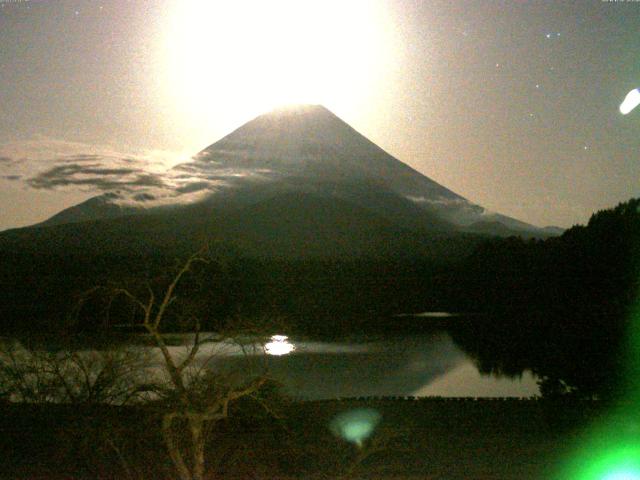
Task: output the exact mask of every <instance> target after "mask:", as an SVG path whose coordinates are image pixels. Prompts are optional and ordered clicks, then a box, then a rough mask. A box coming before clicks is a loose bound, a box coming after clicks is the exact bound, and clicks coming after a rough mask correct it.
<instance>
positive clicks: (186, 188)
mask: <svg viewBox="0 0 640 480" xmlns="http://www.w3.org/2000/svg"><path fill="white" fill-rule="evenodd" d="M210 189H211V183H209V182H193V183H187V184H186V185H183V186H181V187H178V188H177V189H176V191H177V192H178V193H193V192H200V191H202V190H210Z"/></svg>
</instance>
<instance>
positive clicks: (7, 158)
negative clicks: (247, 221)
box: [0, 137, 270, 207]
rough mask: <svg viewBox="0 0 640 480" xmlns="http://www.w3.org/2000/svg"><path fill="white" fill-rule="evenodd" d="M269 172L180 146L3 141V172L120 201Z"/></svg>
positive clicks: (184, 196) (197, 194) (164, 199)
mask: <svg viewBox="0 0 640 480" xmlns="http://www.w3.org/2000/svg"><path fill="white" fill-rule="evenodd" d="M269 173H270V172H268V171H266V170H260V171H258V170H252V169H233V168H223V167H222V166H221V165H220V164H219V163H217V162H202V161H197V160H195V159H192V158H189V157H188V156H186V155H184V154H178V153H176V152H167V151H162V150H144V151H137V152H120V151H117V150H116V149H114V148H111V147H108V146H95V145H87V144H83V143H77V142H67V141H64V140H57V139H50V138H47V137H35V138H33V139H30V140H28V141H23V142H12V143H5V144H0V178H4V179H7V180H13V181H22V182H24V184H25V186H27V187H29V188H33V189H36V190H56V191H60V190H62V191H69V190H72V191H82V192H89V193H95V194H97V195H105V194H110V193H115V192H117V195H111V196H106V195H105V198H106V199H107V200H108V201H109V202H111V203H116V204H119V205H129V206H136V205H139V206H145V207H149V206H157V205H164V204H173V203H189V202H193V201H197V200H199V199H201V198H204V197H206V196H207V195H210V194H211V193H212V192H214V191H216V190H218V189H220V188H223V187H228V186H231V185H233V184H234V183H236V182H238V181H239V180H242V179H260V178H263V177H265V176H267V175H269Z"/></svg>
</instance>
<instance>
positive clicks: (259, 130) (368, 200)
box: [39, 105, 557, 236]
mask: <svg viewBox="0 0 640 480" xmlns="http://www.w3.org/2000/svg"><path fill="white" fill-rule="evenodd" d="M294 193H295V194H298V195H307V196H309V195H312V196H313V195H315V196H319V197H323V198H325V199H326V198H333V199H338V200H341V201H345V202H349V203H351V204H354V205H357V206H359V207H361V208H363V209H366V210H368V211H369V212H372V213H375V214H377V215H381V216H382V217H384V218H387V219H388V220H390V221H391V222H393V223H397V224H399V225H402V226H405V227H411V228H412V229H413V228H418V229H420V230H422V229H423V228H427V229H430V230H433V231H454V230H457V231H470V232H477V233H485V234H493V235H503V236H504V235H510V234H520V235H524V236H547V235H549V234H552V233H557V232H552V231H550V230H548V229H540V228H537V227H535V226H533V225H530V224H527V223H524V222H521V221H518V220H516V219H513V218H510V217H507V216H504V215H500V214H497V213H490V212H488V211H486V210H485V209H484V208H483V207H481V206H479V205H477V204H474V203H472V202H470V201H468V200H467V199H465V198H463V197H462V196H460V195H458V194H456V193H454V192H452V191H451V190H449V189H447V188H446V187H444V186H442V185H440V184H438V183H436V182H435V181H433V180H431V179H429V178H428V177H426V176H424V175H422V174H421V173H419V172H418V171H416V170H414V169H412V168H411V167H409V166H408V165H406V164H404V163H402V162H401V161H399V160H397V159H396V158H394V157H393V156H391V155H390V154H388V153H387V152H385V151H384V150H382V149H381V148H380V147H378V146H377V145H375V144H374V143H373V142H371V141H370V140H368V139H367V138H365V137H364V136H363V135H361V134H360V133H358V132H357V131H356V130H354V129H353V128H352V127H351V126H349V125H348V124H346V123H345V122H344V121H342V120H341V119H340V118H338V117H337V116H336V115H334V114H333V113H332V112H330V111H329V110H327V109H326V108H324V107H322V106H319V105H300V106H295V107H286V108H280V109H276V110H274V111H272V112H270V113H267V114H264V115H261V116H259V117H257V118H255V119H254V120H251V121H250V122H248V123H246V124H245V125H243V126H241V127H240V128H238V129H237V130H235V131H233V132H232V133H230V134H229V135H227V136H225V137H224V138H222V139H221V140H219V141H217V142H216V143H214V144H212V145H211V146H209V147H207V148H205V149H204V150H202V151H201V152H200V153H198V154H197V155H195V156H194V157H193V158H192V159H191V161H189V162H185V163H181V164H179V165H177V166H175V167H174V168H172V169H171V170H169V171H168V172H167V173H166V175H165V177H164V179H163V185H161V186H157V185H156V186H154V187H148V186H146V187H145V186H142V187H139V188H136V189H134V190H128V191H119V192H110V193H107V194H103V195H100V196H97V197H94V198H91V199H89V200H88V201H86V202H83V203H81V204H79V205H76V206H73V207H71V208H68V209H66V210H63V211H62V212H60V213H58V214H57V215H54V216H53V217H51V218H50V219H48V220H46V221H45V222H43V223H41V224H39V226H51V225H59V224H65V223H76V222H81V221H86V220H98V219H104V218H114V217H120V216H124V215H133V214H140V213H159V212H165V211H171V210H175V209H179V208H184V207H185V206H188V205H194V204H200V205H205V204H206V205H210V206H223V205H224V206H226V207H227V208H231V207H246V206H249V205H255V204H257V203H259V202H262V201H269V200H271V201H273V200H274V198H275V197H278V196H280V195H285V194H289V195H291V194H294Z"/></svg>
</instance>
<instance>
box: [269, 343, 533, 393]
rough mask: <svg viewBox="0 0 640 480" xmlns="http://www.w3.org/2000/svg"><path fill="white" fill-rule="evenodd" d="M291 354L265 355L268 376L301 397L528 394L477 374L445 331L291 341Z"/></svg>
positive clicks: (514, 382) (515, 382)
mask: <svg viewBox="0 0 640 480" xmlns="http://www.w3.org/2000/svg"><path fill="white" fill-rule="evenodd" d="M295 345H296V351H295V352H294V353H292V354H291V355H287V356H284V357H279V358H270V359H269V366H270V370H271V373H272V375H273V376H274V377H275V378H276V379H277V380H279V381H281V382H282V383H283V385H284V388H285V390H286V391H287V393H289V394H291V395H294V396H296V397H300V398H304V399H325V398H336V397H360V396H443V397H455V396H473V397H502V396H513V397H529V396H533V395H536V394H538V385H537V384H536V380H535V378H534V377H533V375H531V374H530V373H528V372H525V374H524V375H523V376H522V378H515V379H511V378H497V377H494V376H483V375H480V373H479V372H478V370H477V369H476V368H475V366H474V364H473V362H472V361H471V359H469V358H468V357H467V356H466V355H465V354H464V353H463V352H462V351H461V350H460V349H459V348H458V347H457V346H456V345H455V344H454V343H453V341H452V340H451V337H449V335H448V334H446V333H442V332H441V333H432V334H418V335H407V336H401V337H394V338H391V339H385V340H380V341H376V342H365V341H364V339H363V341H362V342H357V341H352V342H351V343H349V344H342V345H340V344H336V343H306V342H295Z"/></svg>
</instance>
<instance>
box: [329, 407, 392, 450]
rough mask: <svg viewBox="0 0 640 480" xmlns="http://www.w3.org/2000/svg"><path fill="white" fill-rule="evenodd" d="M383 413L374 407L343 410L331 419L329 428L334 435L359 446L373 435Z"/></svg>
mask: <svg viewBox="0 0 640 480" xmlns="http://www.w3.org/2000/svg"><path fill="white" fill-rule="evenodd" d="M381 418H382V415H380V413H379V412H378V411H377V410H374V409H372V408H360V409H356V410H349V411H347V412H343V413H341V414H339V415H338V416H337V417H335V418H334V419H333V420H332V421H331V425H330V426H329V428H330V429H331V431H332V432H333V434H334V435H336V436H338V437H342V438H343V439H345V440H346V441H347V442H351V443H355V444H356V445H358V446H359V447H360V446H362V444H363V442H364V441H365V440H366V439H367V438H369V437H370V436H371V434H372V433H373V431H374V430H375V429H376V427H377V426H378V423H380V419H381Z"/></svg>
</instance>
